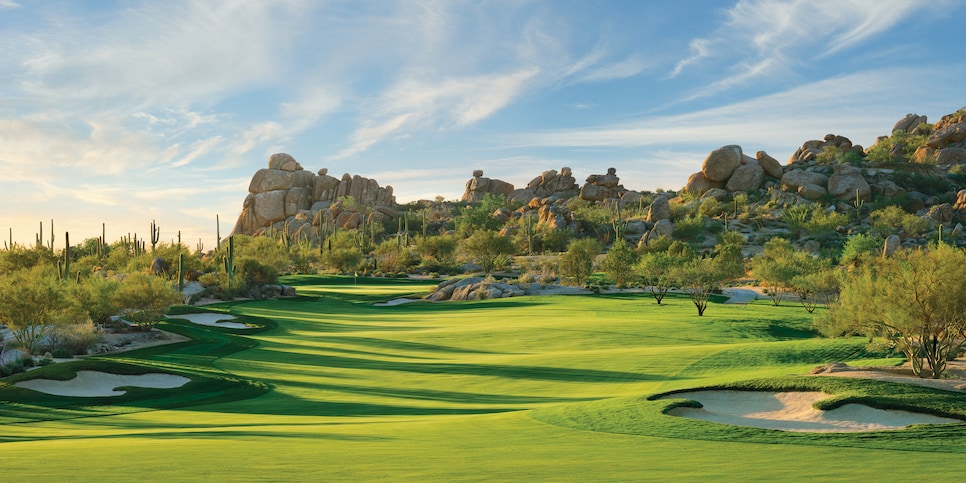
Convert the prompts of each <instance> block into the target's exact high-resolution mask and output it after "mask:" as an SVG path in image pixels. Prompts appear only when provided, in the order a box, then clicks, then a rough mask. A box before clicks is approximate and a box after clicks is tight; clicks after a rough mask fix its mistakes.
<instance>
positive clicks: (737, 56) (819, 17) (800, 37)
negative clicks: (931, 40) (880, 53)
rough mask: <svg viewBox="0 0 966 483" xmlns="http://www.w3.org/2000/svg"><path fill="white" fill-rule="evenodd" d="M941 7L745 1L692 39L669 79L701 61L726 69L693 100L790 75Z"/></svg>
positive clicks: (897, 2) (896, 0) (910, 2)
mask: <svg viewBox="0 0 966 483" xmlns="http://www.w3.org/2000/svg"><path fill="white" fill-rule="evenodd" d="M936 7H937V6H936V5H932V4H930V3H929V2H918V1H915V0H881V1H880V0H807V1H806V0H794V1H778V0H741V1H739V2H738V3H737V4H736V5H735V6H734V7H733V8H731V9H730V10H728V11H727V12H726V13H725V15H724V18H723V21H722V23H721V25H720V26H719V27H718V28H717V29H716V30H715V31H714V32H713V33H712V34H711V35H710V36H707V37H699V38H695V39H692V40H691V42H690V50H691V52H690V55H689V56H687V57H685V58H684V59H682V60H680V61H678V62H677V63H676V64H675V67H674V68H673V69H672V71H671V72H670V73H669V77H672V78H673V77H678V76H680V75H682V74H683V73H684V72H686V71H687V70H688V69H690V68H691V67H693V66H696V65H698V64H706V63H708V64H714V65H715V66H717V68H720V69H723V70H722V75H721V76H720V77H722V78H723V79H719V80H717V81H715V82H713V83H711V84H709V85H706V86H704V87H702V88H701V89H699V90H698V91H697V92H696V93H694V94H693V95H692V96H691V98H698V97H707V96H711V95H714V94H717V93H720V92H722V91H726V90H728V89H731V88H734V87H737V86H741V85H745V84H747V83H749V82H751V81H753V80H754V79H758V78H762V77H768V76H772V77H778V76H786V77H787V76H789V75H790V74H793V73H794V72H795V71H796V70H797V69H799V68H801V64H802V63H808V62H817V61H820V60H821V59H822V58H824V57H827V56H829V55H833V54H836V53H839V52H842V51H846V50H849V49H852V48H854V47H855V46H857V45H859V44H862V43H864V42H867V41H868V40H869V39H871V38H873V37H875V36H878V35H882V34H884V33H885V32H887V31H889V30H890V29H892V28H894V27H895V26H897V25H898V24H900V23H901V22H903V21H906V20H907V19H909V18H910V17H912V16H914V15H915V14H916V12H917V11H922V10H929V9H934V8H936Z"/></svg>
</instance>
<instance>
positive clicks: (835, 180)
mask: <svg viewBox="0 0 966 483" xmlns="http://www.w3.org/2000/svg"><path fill="white" fill-rule="evenodd" d="M828 193H829V194H830V195H832V196H834V197H836V198H838V199H840V200H854V199H855V197H856V196H858V197H859V199H861V200H864V201H869V200H870V199H871V197H872V188H871V187H870V186H869V183H868V182H867V181H866V180H865V178H864V177H863V176H862V170H861V169H859V168H857V167H855V166H851V165H848V164H839V165H836V166H835V167H834V168H833V174H832V176H831V177H829V179H828Z"/></svg>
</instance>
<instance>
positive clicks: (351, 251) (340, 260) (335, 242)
mask: <svg viewBox="0 0 966 483" xmlns="http://www.w3.org/2000/svg"><path fill="white" fill-rule="evenodd" d="M358 239H359V238H358V234H357V233H354V232H349V231H346V230H339V231H337V232H335V233H333V234H331V235H329V237H328V238H327V239H326V246H325V248H324V249H323V250H322V263H324V264H325V265H326V266H327V267H328V268H329V269H331V270H334V271H337V272H341V273H352V272H355V271H356V270H359V269H360V268H362V264H363V261H364V260H365V255H363V253H362V248H360V247H359V244H358Z"/></svg>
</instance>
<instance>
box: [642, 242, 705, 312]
mask: <svg viewBox="0 0 966 483" xmlns="http://www.w3.org/2000/svg"><path fill="white" fill-rule="evenodd" d="M690 258H691V257H690V256H686V255H680V254H679V255H672V254H670V253H668V252H654V253H647V254H644V255H643V256H642V257H641V259H640V260H639V261H638V262H637V263H636V264H635V265H634V270H635V271H636V272H637V274H638V275H640V276H641V278H642V279H643V280H644V284H645V285H647V288H648V290H650V292H651V295H652V296H654V300H656V301H657V304H658V305H661V301H662V300H664V296H665V295H667V292H668V290H670V289H671V287H673V286H674V284H675V283H676V282H677V279H676V278H675V269H676V268H677V267H680V266H682V265H684V264H685V263H687V261H688V260H689V259H690Z"/></svg>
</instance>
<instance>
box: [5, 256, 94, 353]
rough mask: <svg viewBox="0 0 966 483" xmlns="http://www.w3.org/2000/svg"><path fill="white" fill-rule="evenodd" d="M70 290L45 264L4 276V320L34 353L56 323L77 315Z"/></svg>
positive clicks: (25, 348)
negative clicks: (67, 289)
mask: <svg viewBox="0 0 966 483" xmlns="http://www.w3.org/2000/svg"><path fill="white" fill-rule="evenodd" d="M72 308H73V305H72V304H71V301H70V300H69V299H68V297H67V291H66V289H65V288H64V286H63V285H62V283H61V281H60V280H58V279H57V276H56V275H54V274H53V273H51V272H50V271H49V270H48V269H47V268H45V267H42V266H37V267H34V268H32V269H30V270H22V271H18V272H15V273H13V274H10V275H6V276H3V277H0V323H2V324H4V325H6V326H7V328H9V329H10V331H11V332H13V336H14V339H16V341H17V342H18V343H19V344H20V345H21V347H22V348H23V350H24V351H25V352H26V353H27V354H30V353H31V352H32V351H33V350H34V349H35V345H36V344H37V343H38V342H40V341H41V340H42V339H43V338H44V337H45V336H46V335H47V334H49V333H50V331H51V330H53V329H54V327H56V326H58V325H62V324H66V323H69V322H71V321H73V320H74V319H75V318H76V313H75V312H74V311H73V310H72Z"/></svg>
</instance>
